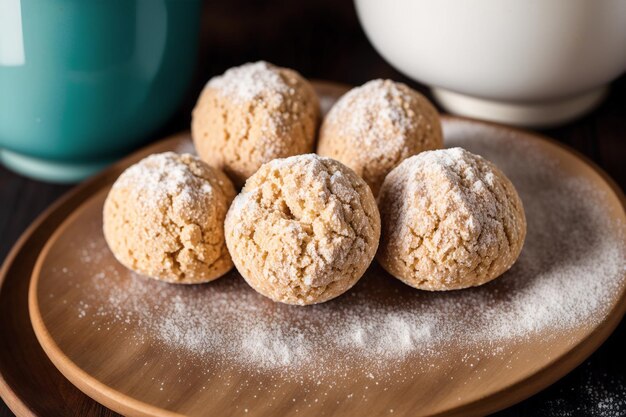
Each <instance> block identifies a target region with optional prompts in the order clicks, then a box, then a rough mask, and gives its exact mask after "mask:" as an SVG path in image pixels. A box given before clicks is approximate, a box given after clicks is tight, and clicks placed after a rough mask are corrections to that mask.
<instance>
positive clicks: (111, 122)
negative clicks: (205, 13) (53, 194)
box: [0, 0, 201, 182]
mask: <svg viewBox="0 0 626 417" xmlns="http://www.w3.org/2000/svg"><path fill="white" fill-rule="evenodd" d="M200 1H201V0H4V1H2V2H0V160H1V161H2V163H3V164H5V165H6V166H7V167H9V168H11V169H13V170H15V171H18V172H20V173H23V174H25V175H28V176H31V177H35V178H40V179H44V180H48V181H56V182H73V181H77V180H80V179H82V178H84V177H86V176H88V175H90V174H92V173H94V172H95V171H97V170H98V169H100V168H102V167H103V166H105V165H106V164H108V163H109V162H111V161H113V160H114V159H116V158H117V157H119V156H121V155H123V154H124V153H126V152H128V151H129V150H131V149H133V148H135V147H137V146H138V145H139V144H140V143H142V141H144V140H145V138H146V135H148V134H149V133H150V132H152V131H154V130H155V129H156V128H158V127H159V125H161V124H162V123H163V122H164V121H166V120H167V118H168V117H169V116H171V115H172V113H173V112H174V111H175V110H176V108H177V107H178V105H179V104H180V102H181V100H182V98H183V96H184V94H185V92H186V89H187V87H188V84H189V82H190V80H191V77H192V73H193V70H194V66H195V58H196V52H197V41H198V34H199V20H200Z"/></svg>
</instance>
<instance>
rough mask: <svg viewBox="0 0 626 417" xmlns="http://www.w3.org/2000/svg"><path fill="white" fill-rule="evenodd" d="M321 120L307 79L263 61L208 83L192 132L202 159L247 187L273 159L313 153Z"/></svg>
mask: <svg viewBox="0 0 626 417" xmlns="http://www.w3.org/2000/svg"><path fill="white" fill-rule="evenodd" d="M319 117H320V108H319V100H318V98H317V95H316V94H315V91H314V90H313V87H312V86H311V84H310V83H309V82H308V81H307V80H305V79H304V78H303V77H302V76H300V74H298V73H297V72H296V71H293V70H291V69H287V68H280V67H276V66H274V65H272V64H269V63H267V62H262V61H261V62H256V63H250V64H245V65H242V66H240V67H236V68H232V69H229V70H228V71H226V72H225V73H224V74H223V75H221V76H218V77H214V78H213V79H211V80H210V81H209V82H208V83H207V85H206V87H205V88H204V90H203V91H202V93H201V95H200V98H199V99H198V102H197V104H196V107H195V108H194V110H193V114H192V123H191V132H192V136H193V140H194V144H195V146H196V149H197V151H198V155H199V156H200V158H202V160H203V161H205V162H207V163H208V164H209V165H211V166H214V167H217V168H219V169H221V170H223V171H224V172H225V173H226V174H227V175H228V176H229V177H230V178H231V179H232V180H233V182H234V183H235V185H236V186H237V187H241V186H242V185H243V183H244V182H245V180H246V179H247V178H248V177H250V176H251V175H252V174H254V173H255V172H256V170H257V169H259V167H260V166H261V165H263V164H264V163H266V162H269V161H271V160H272V159H275V158H284V157H287V156H292V155H299V154H304V153H308V152H312V151H313V148H314V143H315V137H316V134H317V127H318V123H319Z"/></svg>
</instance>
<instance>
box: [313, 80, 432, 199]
mask: <svg viewBox="0 0 626 417" xmlns="http://www.w3.org/2000/svg"><path fill="white" fill-rule="evenodd" d="M442 146H443V135H442V131H441V122H440V121H439V114H438V113H437V110H436V109H435V107H434V106H433V105H432V104H431V103H430V102H429V101H428V99H426V97H424V96H422V95H421V94H420V93H418V92H417V91H415V90H413V89H411V88H409V87H408V86H406V85H405V84H402V83H396V82H394V81H391V80H373V81H370V82H367V83H365V84H364V85H362V86H361V87H356V88H353V89H352V90H350V91H349V92H348V93H346V94H345V95H344V96H342V97H341V98H340V99H339V101H338V102H337V103H336V104H335V105H334V106H333V107H332V108H331V110H330V112H329V113H328V115H327V116H326V118H325V119H324V122H323V123H322V127H321V128H320V137H319V142H318V145H317V153H318V154H320V155H322V156H328V157H331V158H334V159H336V160H338V161H340V162H342V163H344V164H345V165H347V166H348V167H350V168H352V169H353V170H354V172H356V173H357V174H358V175H360V176H361V177H362V178H363V179H364V180H365V182H367V183H368V185H369V186H370V187H371V188H372V191H373V193H374V195H377V194H378V190H379V188H380V186H381V184H382V183H383V180H384V179H385V176H386V175H387V174H388V173H389V171H391V170H392V169H393V168H395V167H396V166H397V165H398V164H399V163H400V162H402V161H403V160H404V159H406V158H408V157H410V156H413V155H416V154H418V153H420V152H422V151H425V150H432V149H439V148H441V147H442Z"/></svg>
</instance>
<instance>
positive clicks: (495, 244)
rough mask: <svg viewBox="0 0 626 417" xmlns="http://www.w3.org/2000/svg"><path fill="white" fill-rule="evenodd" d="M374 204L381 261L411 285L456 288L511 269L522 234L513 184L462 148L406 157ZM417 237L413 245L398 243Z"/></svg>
mask: <svg viewBox="0 0 626 417" xmlns="http://www.w3.org/2000/svg"><path fill="white" fill-rule="evenodd" d="M490 183H491V184H492V186H490ZM398 201H401V202H402V203H401V204H398V203H397V202H398ZM378 202H379V206H380V210H381V212H382V213H383V214H384V215H383V235H384V236H387V238H385V239H384V240H383V242H382V244H381V248H380V250H379V253H378V256H377V257H378V260H379V262H380V263H381V265H382V266H383V267H384V268H385V269H386V270H387V271H389V272H390V273H391V274H392V275H394V276H396V277H397V278H399V279H401V280H402V281H404V282H406V283H407V284H409V285H412V286H414V287H416V288H421V289H426V290H443V289H458V288H465V287H470V286H475V285H481V284H483V283H485V282H487V281H490V280H492V279H494V278H496V277H497V276H499V275H501V274H502V273H503V272H504V271H506V270H507V269H508V268H510V266H511V265H512V264H513V262H514V261H515V260H516V259H517V257H518V256H519V253H520V251H521V249H522V245H523V242H524V237H525V235H526V219H525V217H524V211H523V207H522V203H521V200H520V198H519V196H518V195H517V192H516V191H515V188H514V187H513V185H512V184H511V182H510V181H509V180H508V179H507V178H506V177H505V176H504V174H502V173H501V172H500V170H499V169H498V168H496V167H495V166H494V165H493V164H491V163H490V162H488V161H486V160H485V159H483V158H481V157H479V156H477V155H473V154H471V153H470V152H468V151H465V150H463V149H460V148H453V149H447V150H440V151H428V152H423V153H421V154H419V155H417V156H413V157H411V158H409V159H406V160H405V161H403V162H402V163H401V164H400V165H399V166H398V167H397V168H395V169H394V170H392V171H391V172H390V173H389V175H388V176H387V178H386V179H385V181H384V183H383V185H382V187H381V191H380V195H379V201H378ZM507 224H510V225H511V227H510V228H509V229H511V230H509V231H507V226H506V225H507ZM416 240H417V243H418V244H417V245H415V244H413V245H411V244H408V245H403V244H402V242H410V241H416Z"/></svg>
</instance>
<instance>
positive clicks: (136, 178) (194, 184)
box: [114, 152, 214, 205]
mask: <svg viewBox="0 0 626 417" xmlns="http://www.w3.org/2000/svg"><path fill="white" fill-rule="evenodd" d="M193 161H196V162H200V160H199V159H198V157H197V156H194V155H191V154H182V155H179V154H176V153H174V152H163V153H159V154H154V155H150V156H148V157H146V158H144V159H143V160H141V161H140V162H138V163H136V164H134V165H132V166H131V167H129V168H128V169H126V170H125V171H124V172H123V173H122V174H121V175H120V177H119V178H118V180H117V181H116V182H115V185H114V187H116V188H124V189H126V190H128V191H129V192H131V193H136V194H141V198H139V197H137V201H138V202H139V203H141V204H145V205H156V204H157V203H159V202H160V203H163V202H165V201H168V200H169V199H170V198H172V196H175V197H176V198H175V201H174V204H180V205H185V204H187V205H190V204H191V203H192V201H194V200H198V199H200V198H201V197H200V194H204V195H211V194H212V193H213V192H214V191H213V188H212V187H211V184H210V183H209V182H208V181H206V180H204V179H202V178H198V177H197V176H196V175H195V174H194V172H193V171H192V170H191V169H190V168H189V166H188V164H189V163H192V162H193Z"/></svg>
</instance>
